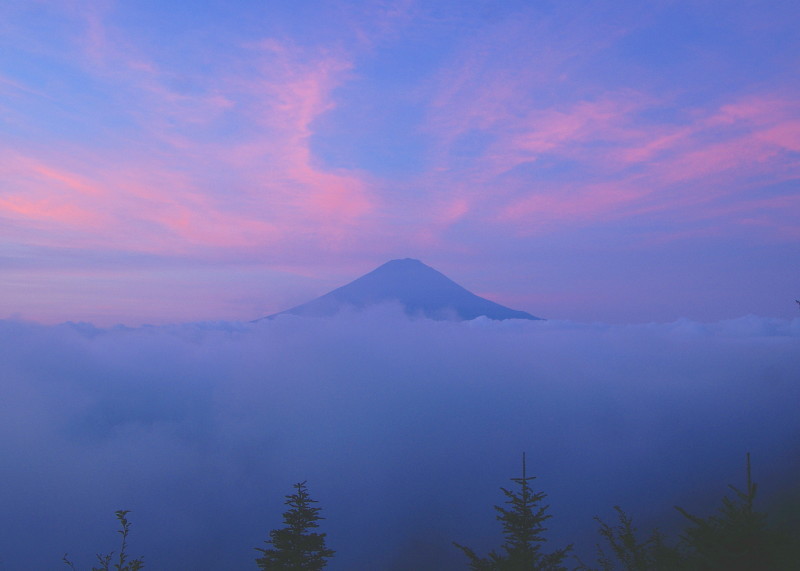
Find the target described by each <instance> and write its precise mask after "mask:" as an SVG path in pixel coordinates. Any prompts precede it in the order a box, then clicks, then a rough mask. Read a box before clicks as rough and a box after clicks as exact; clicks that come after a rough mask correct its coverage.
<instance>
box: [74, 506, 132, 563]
mask: <svg viewBox="0 0 800 571" xmlns="http://www.w3.org/2000/svg"><path fill="white" fill-rule="evenodd" d="M129 513H130V510H117V511H116V512H114V515H115V516H116V517H117V521H119V525H120V529H118V530H117V533H118V534H120V536H121V540H120V542H121V545H120V548H119V555H117V557H114V552H113V551H112V552H111V553H109V554H107V555H100V554H99V553H98V554H97V555H96V557H97V561H98V562H99V563H100V567H92V571H111V570H112V569H113V570H114V571H139V570H140V569H143V568H144V561H143V560H142V558H141V557H139V558H136V559H131V560H130V561H128V553H127V549H128V534H129V533H130V532H131V523H130V522H129V521H128V514H129ZM61 560H62V561H63V562H64V564H65V565H66V566H67V567H69V568H70V569H73V570H74V569H75V565H74V564H73V563H72V561H70V560H69V558H68V556H67V554H66V553H65V554H64V557H63V558H62V559H61ZM114 560H116V562H114Z"/></svg>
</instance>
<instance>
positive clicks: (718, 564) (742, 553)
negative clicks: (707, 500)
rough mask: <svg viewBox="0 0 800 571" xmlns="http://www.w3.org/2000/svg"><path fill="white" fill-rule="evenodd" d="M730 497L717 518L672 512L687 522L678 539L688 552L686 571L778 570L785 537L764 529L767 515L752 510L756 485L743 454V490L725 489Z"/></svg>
mask: <svg viewBox="0 0 800 571" xmlns="http://www.w3.org/2000/svg"><path fill="white" fill-rule="evenodd" d="M729 487H730V488H731V490H733V492H734V496H733V497H728V496H726V497H724V498H723V499H722V507H721V508H720V509H719V511H718V514H717V515H713V516H709V517H707V518H701V517H698V516H695V515H692V514H690V513H689V512H687V511H686V510H685V509H683V508H680V507H677V506H676V509H677V510H678V511H679V512H680V513H681V514H682V515H683V516H684V517H685V518H686V519H688V520H689V521H690V522H691V525H690V526H689V527H688V528H687V529H686V530H685V532H684V534H683V536H682V538H681V539H682V542H683V544H684V547H685V549H686V550H687V552H688V555H687V560H686V563H685V565H684V566H685V568H686V569H726V570H728V571H760V570H762V569H780V568H782V566H781V565H780V564H779V563H778V557H779V554H780V553H782V552H783V551H784V550H785V547H786V546H785V539H786V538H785V537H783V534H782V533H781V532H780V531H779V530H773V529H771V528H770V527H769V526H768V525H767V515H766V514H765V513H762V512H759V511H757V510H756V509H755V506H754V502H755V498H756V484H755V483H754V482H753V480H752V478H751V475H750V453H749V452H748V453H747V487H746V488H745V490H740V489H739V488H737V487H736V486H729Z"/></svg>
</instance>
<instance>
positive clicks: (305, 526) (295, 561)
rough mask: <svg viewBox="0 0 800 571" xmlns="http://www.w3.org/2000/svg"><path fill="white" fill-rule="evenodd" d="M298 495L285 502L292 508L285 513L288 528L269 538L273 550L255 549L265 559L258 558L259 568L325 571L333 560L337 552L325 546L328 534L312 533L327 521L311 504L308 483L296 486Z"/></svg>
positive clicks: (313, 502) (274, 532)
mask: <svg viewBox="0 0 800 571" xmlns="http://www.w3.org/2000/svg"><path fill="white" fill-rule="evenodd" d="M294 487H295V488H296V490H297V491H296V492H295V493H294V494H291V495H288V496H286V502H284V503H285V504H286V505H287V506H289V509H288V510H287V511H285V512H284V513H283V522H284V524H285V527H283V528H281V529H274V530H272V531H270V532H269V539H268V540H266V541H265V542H264V543H266V544H267V545H271V546H272V548H271V549H263V548H260V547H256V550H257V551H260V552H261V553H263V557H259V558H257V559H256V563H257V564H258V568H259V569H268V570H274V571H281V570H288V569H302V570H309V571H317V570H319V569H323V568H325V565H327V561H326V559H329V558H331V557H333V554H334V553H335V551H333V550H332V549H328V548H327V547H325V534H324V533H316V532H311V531H310V530H311V529H313V528H316V527H319V524H318V523H317V522H318V521H319V520H321V519H325V518H323V517H321V516H320V515H319V512H320V508H317V507H313V506H312V505H311V504H315V503H317V501H316V500H312V499H311V497H310V496H309V494H308V489H307V488H306V482H300V483H299V484H295V485H294Z"/></svg>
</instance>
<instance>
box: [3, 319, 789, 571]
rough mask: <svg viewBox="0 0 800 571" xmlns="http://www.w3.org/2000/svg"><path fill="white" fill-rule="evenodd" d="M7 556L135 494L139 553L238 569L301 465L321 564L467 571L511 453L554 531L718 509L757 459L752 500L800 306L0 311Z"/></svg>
mask: <svg viewBox="0 0 800 571" xmlns="http://www.w3.org/2000/svg"><path fill="white" fill-rule="evenodd" d="M0 352H1V353H2V359H0V474H1V477H2V484H0V506H2V510H3V517H2V518H0V569H2V570H13V571H29V570H31V569H59V568H62V565H61V557H62V555H63V554H64V553H65V552H68V553H69V554H70V558H71V559H73V560H74V561H75V563H76V566H77V567H78V568H79V569H89V568H90V567H91V564H92V563H94V553H96V552H104V553H105V552H108V551H112V550H116V549H117V546H118V536H117V535H116V534H115V533H114V531H115V529H116V522H115V520H114V511H115V510H117V509H128V510H131V513H130V514H129V518H130V520H131V521H132V523H133V530H132V534H131V537H130V552H131V554H132V555H134V556H136V555H143V556H144V558H145V563H146V568H147V569H151V570H153V571H158V570H176V569H193V570H200V571H202V570H226V569H248V568H252V569H254V568H255V563H254V558H255V557H256V556H257V555H258V554H257V553H256V552H255V551H254V548H255V547H259V546H263V543H262V542H263V541H264V540H265V539H266V538H267V534H268V532H269V530H270V529H272V528H275V527H279V526H280V525H281V513H282V512H283V511H284V508H285V507H284V505H283V501H284V495H285V494H288V493H291V491H292V484H294V483H296V482H299V481H304V480H307V481H308V486H309V489H310V492H311V495H312V497H314V498H315V499H317V500H319V502H320V503H319V506H320V507H321V508H322V510H323V511H322V515H323V516H324V517H325V518H326V519H325V520H324V521H323V522H322V526H321V529H320V530H321V531H324V532H327V533H328V537H327V541H328V545H329V547H332V548H333V549H335V550H336V551H337V554H336V556H335V557H334V559H333V560H332V561H331V563H330V565H329V569H331V570H332V571H336V570H340V571H341V570H356V571H359V570H411V569H414V570H419V571H422V570H425V569H431V570H433V569H436V570H446V569H463V568H465V567H466V564H465V563H466V562H465V558H464V556H463V554H462V553H461V552H460V551H458V550H457V549H456V548H455V547H453V545H452V543H451V542H452V541H457V542H459V543H463V544H466V545H469V546H471V547H473V548H475V549H476V550H477V551H478V552H479V553H484V552H485V551H487V550H488V549H490V548H495V547H498V546H499V545H500V543H502V538H501V535H500V528H499V524H498V523H497V522H496V521H495V513H494V510H493V508H492V506H493V505H494V504H498V503H501V502H502V501H503V496H502V493H501V492H500V490H499V488H500V486H509V485H511V486H513V484H512V483H511V482H509V478H512V477H516V476H519V474H520V471H521V461H520V458H521V453H522V452H526V453H527V459H528V472H529V474H534V475H536V476H537V479H536V480H535V482H534V487H535V488H536V489H540V490H542V491H544V492H546V493H547V494H548V497H547V503H549V505H550V506H551V508H550V513H551V514H552V515H553V518H552V519H551V520H549V522H548V523H549V524H550V525H549V531H548V534H547V537H548V538H549V541H548V544H546V546H545V549H547V548H548V547H552V548H555V547H560V546H563V545H565V544H567V543H570V542H575V543H576V546H577V548H578V553H580V554H581V555H582V556H583V557H584V558H588V559H590V560H591V558H592V555H593V552H594V544H595V543H596V542H597V541H598V536H597V533H596V529H597V524H596V522H595V521H593V517H594V516H601V517H603V518H605V519H608V520H611V519H612V518H613V509H612V506H614V505H621V506H623V507H624V508H625V509H626V510H627V511H628V512H629V513H630V514H631V515H633V516H634V519H635V521H636V523H637V524H638V526H639V527H640V528H641V529H644V530H646V529H650V528H652V527H653V526H655V525H658V526H661V527H662V528H663V529H665V530H666V531H671V530H674V529H675V527H676V526H678V525H680V524H681V516H680V515H679V514H677V512H676V511H675V510H674V509H673V506H674V505H675V504H678V505H683V506H685V507H692V508H695V509H696V510H700V511H701V512H702V511H703V510H711V509H713V507H714V506H715V504H716V503H718V501H719V499H721V497H722V495H723V494H725V493H726V491H728V490H727V484H729V483H731V484H735V485H739V486H742V485H743V484H744V477H745V473H744V458H745V453H746V452H748V451H749V452H751V453H752V457H753V468H754V479H755V480H756V481H757V482H759V484H760V490H761V491H760V501H761V504H760V505H761V507H763V508H768V507H771V506H772V507H774V506H776V505H779V504H780V503H781V502H785V500H786V498H788V497H790V496H791V494H796V493H797V491H798V488H797V486H798V480H797V474H798V473H800V470H798V468H800V414H798V404H799V403H800V319H795V320H792V321H788V320H778V319H767V318H759V317H752V316H749V317H743V318H741V319H735V320H730V321H725V322H719V323H696V322H691V321H677V322H674V323H658V324H644V325H605V324H585V323H573V322H561V321H516V320H515V321H504V322H493V321H489V320H485V319H478V320H475V321H472V322H461V323H458V322H435V321H428V320H414V319H409V318H407V317H405V316H403V315H402V314H401V313H400V312H399V311H398V310H396V309H395V308H391V307H384V308H379V309H376V310H374V311H369V312H366V313H362V314H352V315H343V316H340V317H337V318H331V319H303V318H297V317H293V316H283V317H280V318H278V319H275V320H272V321H260V322H257V323H252V324H240V323H212V324H208V323H206V324H189V325H176V326H167V327H141V328H135V329H131V328H123V327H118V328H111V329H97V328H95V327H93V326H91V325H85V324H64V325H58V326H42V325H38V324H34V323H28V322H21V321H16V320H5V321H0Z"/></svg>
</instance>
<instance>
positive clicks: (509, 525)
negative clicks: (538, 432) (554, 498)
mask: <svg viewBox="0 0 800 571" xmlns="http://www.w3.org/2000/svg"><path fill="white" fill-rule="evenodd" d="M535 479H536V478H535V476H528V475H527V474H526V467H525V454H523V455H522V477H521V478H511V481H512V482H514V483H516V484H517V485H518V486H519V491H512V490H508V489H506V488H500V489H501V490H502V491H503V494H505V496H506V502H505V503H506V504H507V505H508V507H503V506H495V508H494V509H495V510H497V520H498V521H500V522H502V524H503V536H504V537H505V540H506V541H505V543H504V544H503V546H502V548H503V551H504V553H498V552H497V551H492V552H491V553H489V555H488V556H487V557H479V556H478V555H476V554H475V552H474V551H473V550H472V549H470V548H469V547H465V546H463V545H460V544H458V543H455V546H456V547H458V548H459V549H461V550H462V551H463V552H464V553H465V554H466V555H467V557H469V560H470V568H471V569H472V570H473V571H528V570H532V569H536V570H548V571H549V570H552V571H556V570H562V569H566V567H564V566H562V565H561V562H562V561H563V559H564V557H566V555H567V553H568V552H569V551H570V550H571V549H572V546H571V545H569V546H567V547H565V548H562V549H558V550H556V551H554V552H552V553H548V554H545V553H542V552H541V547H542V544H543V543H544V542H545V541H546V540H545V538H544V537H543V535H544V532H545V531H547V528H546V527H544V522H545V521H547V520H548V519H550V518H551V517H552V516H551V515H549V514H548V513H547V510H548V509H549V508H550V506H547V505H541V502H542V500H544V498H545V497H547V496H546V494H545V493H544V492H534V491H533V490H532V489H531V486H530V482H531V481H532V480H535Z"/></svg>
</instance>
